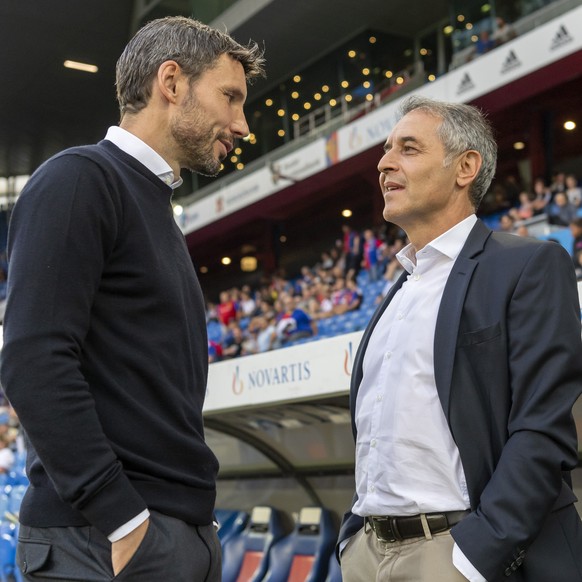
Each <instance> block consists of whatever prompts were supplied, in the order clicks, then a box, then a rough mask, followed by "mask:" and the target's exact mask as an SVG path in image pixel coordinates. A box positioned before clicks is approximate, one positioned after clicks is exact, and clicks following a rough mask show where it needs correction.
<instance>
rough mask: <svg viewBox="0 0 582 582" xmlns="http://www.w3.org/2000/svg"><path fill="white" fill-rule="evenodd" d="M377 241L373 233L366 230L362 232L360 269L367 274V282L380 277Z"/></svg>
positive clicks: (378, 243)
mask: <svg viewBox="0 0 582 582" xmlns="http://www.w3.org/2000/svg"><path fill="white" fill-rule="evenodd" d="M380 244H381V241H379V240H378V239H377V238H376V236H375V235H374V231H373V230H372V229H371V228H368V229H366V230H365V231H364V251H363V256H364V258H363V260H362V267H363V268H364V269H365V270H366V272H367V273H368V281H370V282H372V281H377V280H378V279H379V277H380V261H379V256H378V253H379V247H380Z"/></svg>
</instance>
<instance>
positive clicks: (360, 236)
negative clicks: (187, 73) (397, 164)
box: [207, 172, 582, 362]
mask: <svg viewBox="0 0 582 582" xmlns="http://www.w3.org/2000/svg"><path fill="white" fill-rule="evenodd" d="M484 212H485V213H486V214H487V215H493V216H495V217H497V223H496V224H494V225H493V228H495V229H497V230H503V231H506V232H510V233H513V234H515V235H518V236H528V235H529V232H528V221H529V220H530V219H532V218H534V217H536V216H539V217H541V215H543V219H544V220H546V221H547V222H548V223H549V224H550V225H553V226H554V227H556V228H559V227H564V228H565V227H567V228H569V229H570V231H571V233H572V238H573V248H572V249H571V254H572V257H573V260H574V263H575V267H576V271H577V275H578V277H579V278H580V279H582V190H581V188H580V186H579V185H578V180H577V178H576V176H575V175H573V174H568V175H567V174H565V173H563V172H558V173H556V174H555V175H554V177H553V180H552V181H551V183H550V184H546V183H545V181H544V180H543V179H541V178H538V179H536V180H535V181H534V183H533V186H532V188H531V191H529V190H527V189H523V188H521V187H520V185H519V184H518V182H517V180H516V179H515V178H513V177H511V176H510V177H509V178H508V179H506V180H505V182H499V183H497V185H496V186H495V187H494V188H493V190H492V191H491V193H490V194H489V195H488V198H487V200H486V201H485V207H484ZM406 243H407V241H406V237H405V235H404V233H403V232H402V231H401V230H400V229H398V228H397V227H395V226H394V225H390V224H387V225H384V227H382V228H381V229H373V228H366V229H364V230H363V231H361V232H360V231H358V230H355V229H353V228H352V227H350V226H349V225H347V224H346V225H344V226H343V227H342V232H341V236H340V237H339V238H338V239H337V240H336V241H335V243H334V244H333V245H332V246H331V247H330V248H329V249H326V250H324V251H323V252H322V253H321V257H320V260H319V261H318V262H317V263H316V264H315V265H313V266H307V265H304V266H303V267H302V268H301V272H300V273H299V274H298V275H297V276H296V277H292V278H288V277H286V276H285V274H284V273H281V272H279V273H276V274H275V275H273V276H271V277H270V278H269V279H268V280H266V281H264V282H263V284H261V285H260V286H259V287H258V288H256V289H251V287H250V286H248V285H245V286H242V287H240V288H238V287H233V288H231V289H228V290H224V291H222V292H221V293H220V296H219V299H218V301H217V302H215V303H213V302H208V303H207V328H208V349H209V361H210V362H215V361H219V360H223V359H230V358H236V357H239V356H244V355H252V354H257V353H262V352H267V351H269V350H273V349H278V348H282V347H285V346H288V345H292V344H293V343H295V342H296V341H298V340H302V339H304V338H311V337H315V336H317V334H318V323H319V322H321V320H323V319H326V318H329V317H333V316H336V315H341V314H345V313H347V312H350V311H356V310H358V309H359V308H360V306H361V304H362V299H363V293H364V291H363V289H362V288H361V287H360V285H359V284H358V281H360V282H366V283H373V282H375V281H384V285H383V288H382V290H381V292H380V293H379V296H378V297H377V300H379V299H380V298H381V297H382V296H383V295H384V294H385V293H386V291H387V290H388V288H389V287H390V285H391V283H392V281H394V280H395V278H396V277H397V276H398V275H399V274H400V272H401V269H402V268H401V266H400V264H399V263H398V261H397V260H396V259H395V255H396V253H398V252H399V251H400V250H401V249H402V248H403V247H404V246H405V244H406ZM362 271H363V272H364V274H363V275H360V276H358V275H359V274H360V273H361V272H362Z"/></svg>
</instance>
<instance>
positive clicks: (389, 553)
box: [341, 524, 467, 582]
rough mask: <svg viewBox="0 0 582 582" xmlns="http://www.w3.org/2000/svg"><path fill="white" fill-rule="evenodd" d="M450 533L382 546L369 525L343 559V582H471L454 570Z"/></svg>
mask: <svg viewBox="0 0 582 582" xmlns="http://www.w3.org/2000/svg"><path fill="white" fill-rule="evenodd" d="M453 545H454V540H453V537H452V536H451V534H450V532H449V531H445V532H441V533H437V534H431V537H430V538H424V537H423V538H411V539H407V540H402V541H396V542H381V541H379V540H378V538H377V537H376V534H375V533H374V532H373V531H372V530H371V529H370V527H369V526H368V525H367V524H366V527H364V528H362V529H361V530H360V531H359V532H358V533H356V534H355V535H354V536H353V537H352V538H351V539H350V541H349V542H348V544H347V545H346V547H345V548H344V551H343V552H342V555H341V569H342V578H343V582H374V581H375V582H467V579H466V578H465V577H464V576H463V575H462V574H461V573H460V572H459V571H458V570H457V569H456V568H455V566H453Z"/></svg>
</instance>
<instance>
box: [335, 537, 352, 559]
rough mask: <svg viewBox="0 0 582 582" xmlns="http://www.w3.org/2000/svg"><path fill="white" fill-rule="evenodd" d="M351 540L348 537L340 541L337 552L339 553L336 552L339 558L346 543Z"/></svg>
mask: <svg viewBox="0 0 582 582" xmlns="http://www.w3.org/2000/svg"><path fill="white" fill-rule="evenodd" d="M351 539H352V538H351V537H349V538H348V539H346V540H342V541H341V542H340V545H339V548H338V550H339V551H338V554H339V557H340V558H341V557H342V552H343V551H344V549H345V547H346V546H347V545H348V542H349V541H350V540H351Z"/></svg>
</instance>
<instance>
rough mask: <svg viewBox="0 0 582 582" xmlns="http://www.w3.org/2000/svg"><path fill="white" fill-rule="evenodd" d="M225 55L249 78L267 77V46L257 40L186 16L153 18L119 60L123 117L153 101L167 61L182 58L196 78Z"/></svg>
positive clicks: (118, 75)
mask: <svg viewBox="0 0 582 582" xmlns="http://www.w3.org/2000/svg"><path fill="white" fill-rule="evenodd" d="M223 54H227V55H229V56H230V57H232V58H233V59H234V60H236V61H238V62H239V63H241V65H242V66H243V68H244V71H245V76H246V79H247V81H248V82H251V81H252V80H253V79H254V78H256V77H259V76H264V64H265V59H264V57H263V50H262V49H260V48H259V46H258V45H257V43H255V42H249V44H248V45H246V46H243V45H241V44H239V43H238V42H236V41H235V40H234V39H233V38H232V37H230V36H229V35H228V34H226V33H224V32H221V31H219V30H217V29H215V28H211V27H210V26H207V25H206V24H202V23H201V22H199V21H198V20H194V19H193V18H186V17H183V16H168V17H166V18H159V19H158V20H153V21H152V22H149V23H148V24H146V25H145V26H144V27H143V28H141V29H140V30H138V31H137V33H136V34H135V36H134V37H133V38H132V39H131V40H130V41H129V43H128V44H127V46H126V47H125V50H124V51H123V53H122V54H121V56H120V57H119V60H118V61H117V67H116V85H117V101H118V102H119V109H120V111H121V116H122V117H123V115H124V114H125V113H137V112H138V111H140V110H141V109H143V108H144V107H145V106H146V105H147V103H148V101H149V98H150V96H151V88H152V81H153V79H154V77H155V76H156V75H157V72H158V68H159V67H160V65H161V64H162V63H163V62H164V61H169V60H173V61H176V62H177V63H178V64H179V65H180V67H181V68H182V69H183V71H184V72H185V73H186V74H187V75H189V76H190V80H191V82H193V81H195V80H196V79H197V78H198V77H200V75H201V74H202V73H204V72H205V71H206V70H208V69H211V68H212V67H213V66H214V65H215V63H216V60H217V59H218V58H219V57H220V56H221V55H223Z"/></svg>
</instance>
